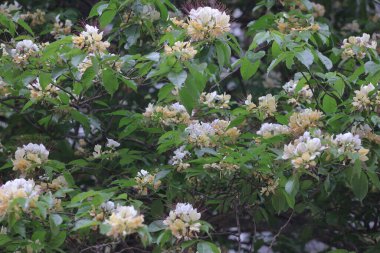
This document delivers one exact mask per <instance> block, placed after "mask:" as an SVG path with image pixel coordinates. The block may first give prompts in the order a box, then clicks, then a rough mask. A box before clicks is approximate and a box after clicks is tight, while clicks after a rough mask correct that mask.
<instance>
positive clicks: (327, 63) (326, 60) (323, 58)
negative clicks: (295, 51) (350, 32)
mask: <svg viewBox="0 0 380 253" xmlns="http://www.w3.org/2000/svg"><path fill="white" fill-rule="evenodd" d="M317 54H318V58H319V59H320V60H321V62H322V63H323V65H325V68H326V69H327V70H330V69H331V68H332V67H333V64H332V61H331V60H330V59H329V58H328V57H326V56H324V55H323V54H322V53H321V52H319V51H317Z"/></svg>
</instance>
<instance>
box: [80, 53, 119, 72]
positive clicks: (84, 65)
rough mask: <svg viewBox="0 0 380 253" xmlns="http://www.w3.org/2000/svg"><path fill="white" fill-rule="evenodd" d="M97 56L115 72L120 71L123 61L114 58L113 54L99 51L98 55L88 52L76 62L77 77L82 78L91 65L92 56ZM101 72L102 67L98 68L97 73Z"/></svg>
mask: <svg viewBox="0 0 380 253" xmlns="http://www.w3.org/2000/svg"><path fill="white" fill-rule="evenodd" d="M97 56H98V57H100V61H101V62H104V63H105V65H106V66H107V67H110V68H112V69H113V70H115V71H117V72H121V67H122V65H123V61H122V60H120V59H114V57H115V55H114V54H109V53H100V54H98V55H95V54H94V53H89V54H88V55H86V57H85V58H84V59H83V61H82V62H80V63H79V64H78V71H79V75H78V77H79V78H82V76H83V74H84V72H85V71H86V70H87V69H88V68H90V67H91V66H92V57H97ZM102 72H103V71H102V69H99V71H98V73H97V74H98V75H101V74H102Z"/></svg>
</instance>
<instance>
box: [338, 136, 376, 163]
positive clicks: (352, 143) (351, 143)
mask: <svg viewBox="0 0 380 253" xmlns="http://www.w3.org/2000/svg"><path fill="white" fill-rule="evenodd" d="M331 142H332V144H333V145H334V146H335V147H337V149H338V154H339V155H343V154H348V153H357V154H359V159H360V160H361V161H367V160H368V157H367V154H368V152H369V150H368V149H365V148H363V146H362V141H361V139H360V137H359V135H353V134H352V133H344V134H338V135H337V136H336V137H335V138H333V137H331Z"/></svg>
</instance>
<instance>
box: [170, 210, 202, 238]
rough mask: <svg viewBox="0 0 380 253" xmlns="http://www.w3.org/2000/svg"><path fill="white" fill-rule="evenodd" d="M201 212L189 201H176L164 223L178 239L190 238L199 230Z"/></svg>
mask: <svg viewBox="0 0 380 253" xmlns="http://www.w3.org/2000/svg"><path fill="white" fill-rule="evenodd" d="M200 218H201V214H200V213H199V212H198V211H197V209H194V208H193V206H192V205H191V204H189V203H178V204H177V205H176V208H175V210H172V211H170V213H169V216H168V217H167V218H166V219H165V220H164V224H165V225H166V226H168V229H169V230H171V232H172V235H173V236H175V237H176V238H177V239H178V240H180V239H184V240H190V239H192V238H194V237H196V236H197V233H199V231H200V227H201V223H200V222H199V220H200Z"/></svg>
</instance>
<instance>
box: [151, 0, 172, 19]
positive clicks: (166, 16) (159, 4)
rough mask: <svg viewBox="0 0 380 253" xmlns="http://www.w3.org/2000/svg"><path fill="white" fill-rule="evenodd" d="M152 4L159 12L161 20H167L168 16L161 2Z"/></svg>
mask: <svg viewBox="0 0 380 253" xmlns="http://www.w3.org/2000/svg"><path fill="white" fill-rule="evenodd" d="M154 3H155V5H156V6H157V7H158V9H159V10H160V14H161V19H162V20H164V21H166V20H168V17H169V14H168V9H167V8H166V6H165V5H164V4H163V3H162V2H161V0H156V1H155V2H154Z"/></svg>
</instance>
